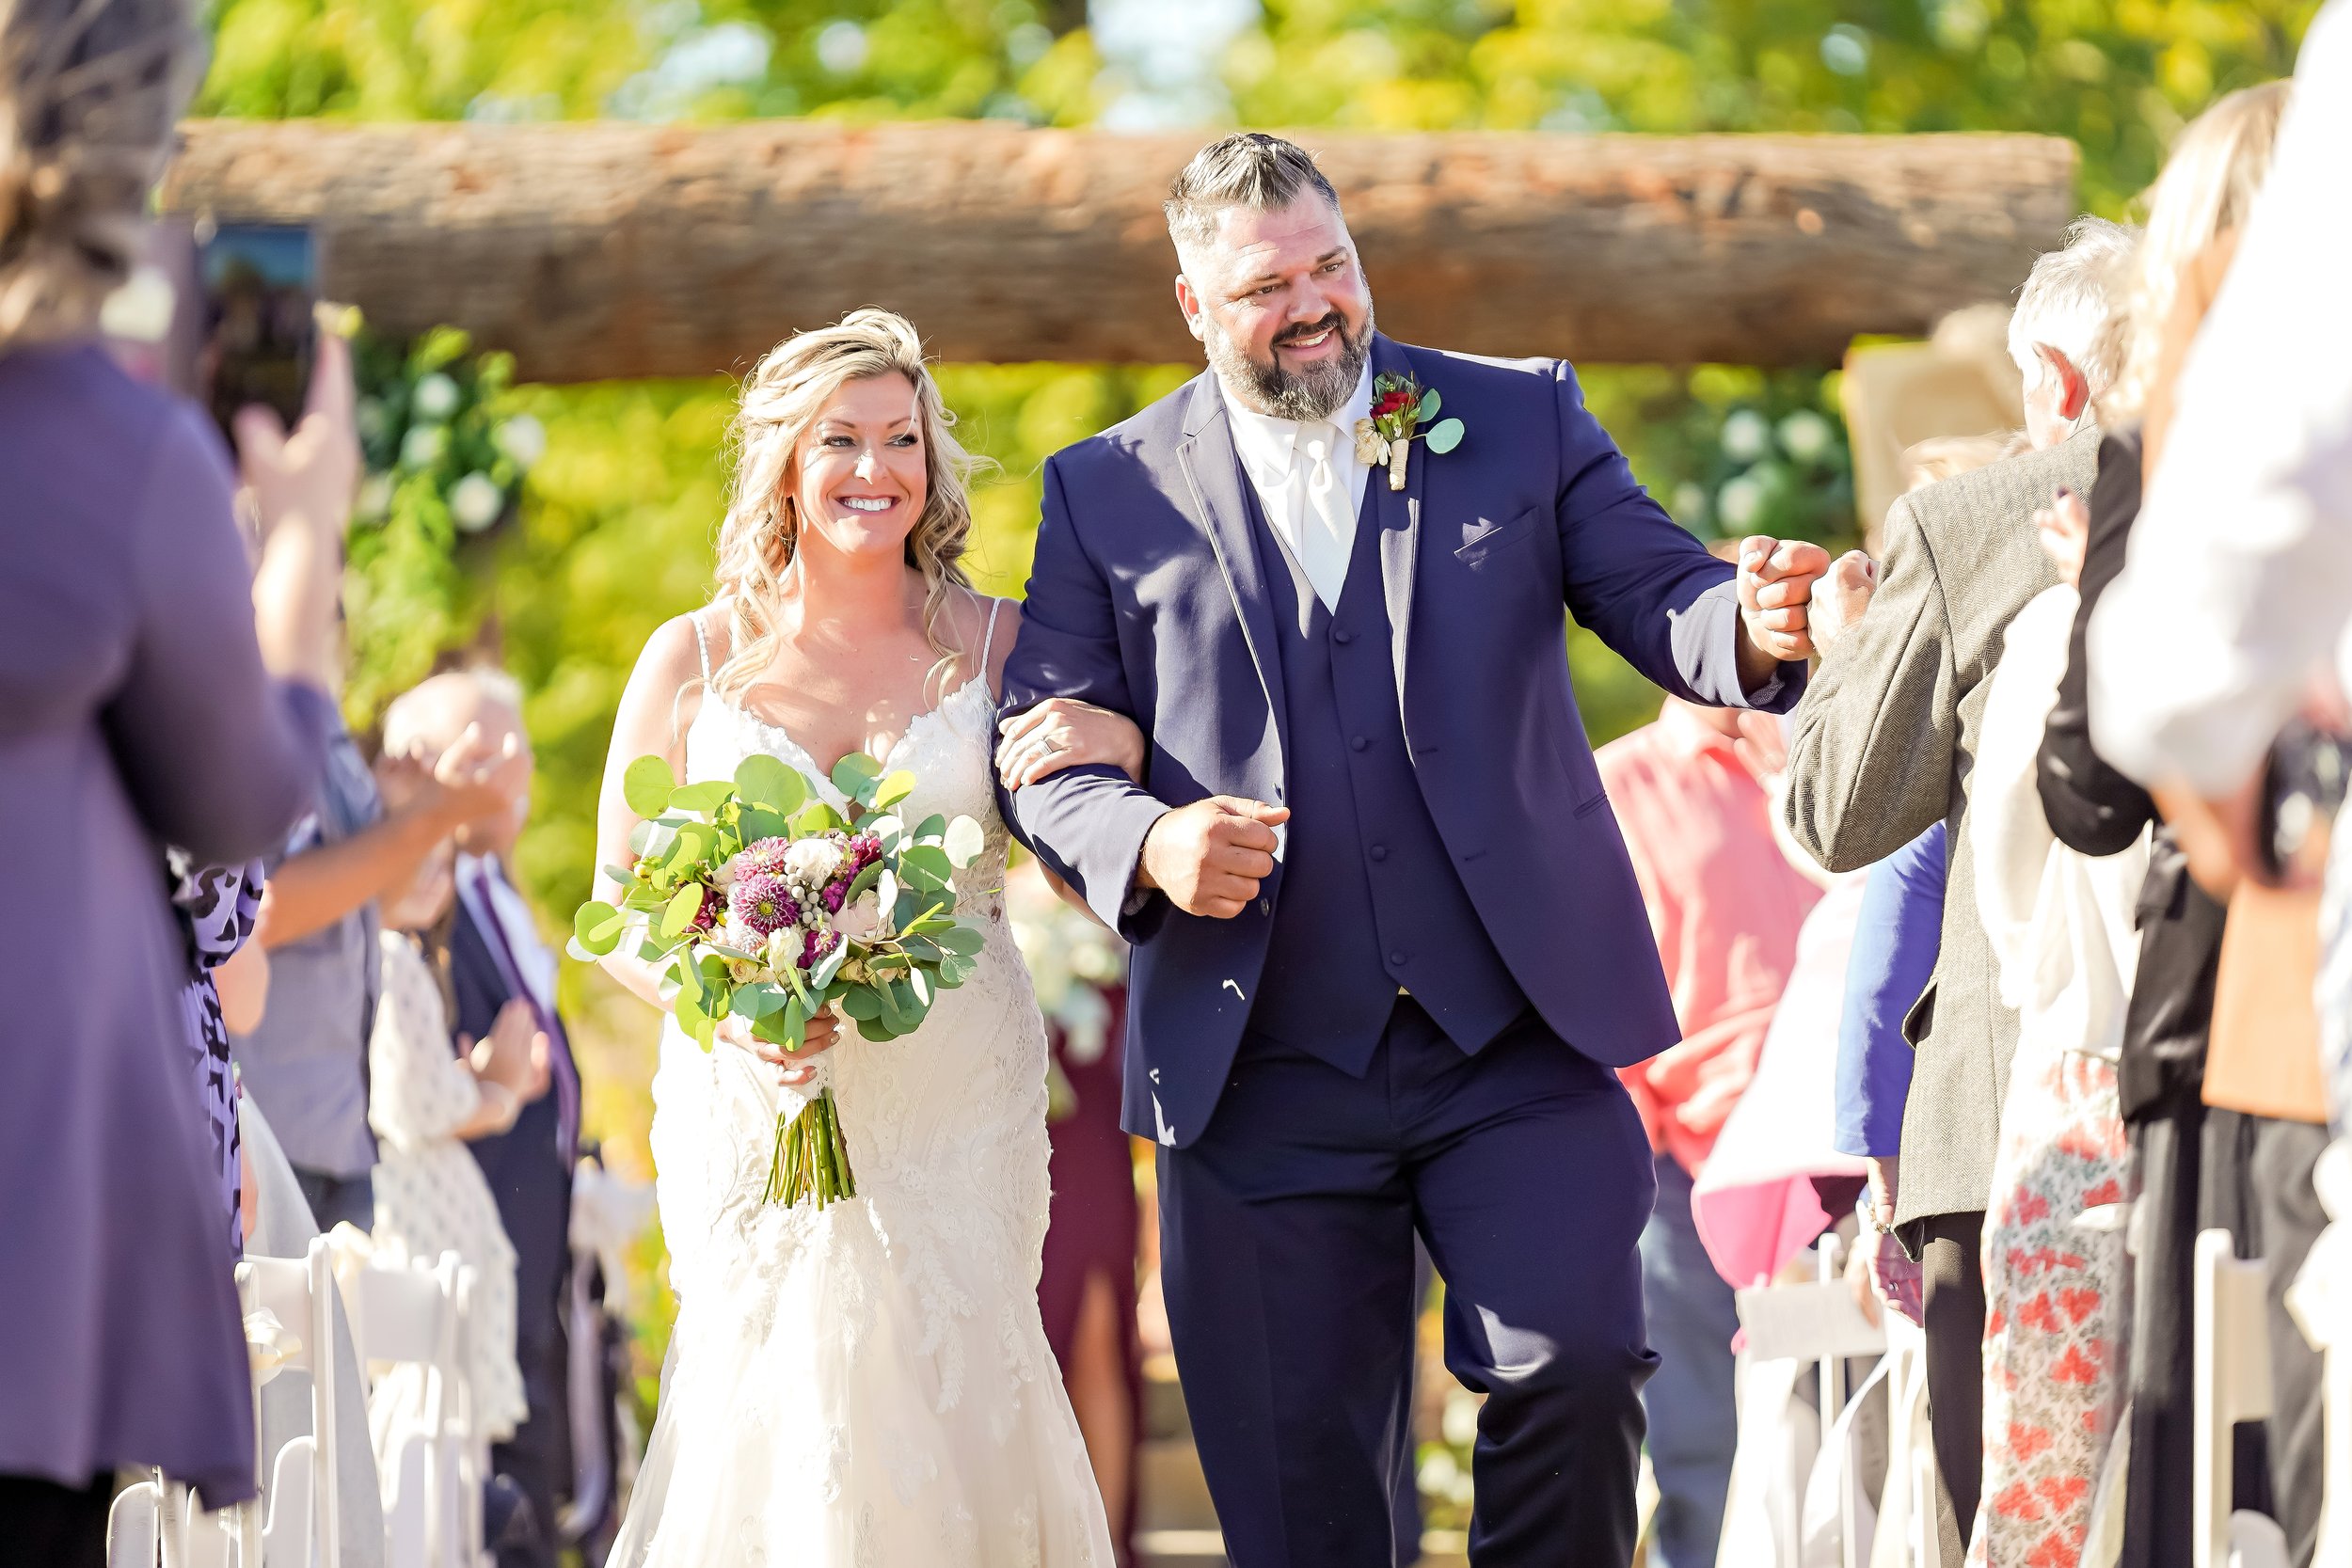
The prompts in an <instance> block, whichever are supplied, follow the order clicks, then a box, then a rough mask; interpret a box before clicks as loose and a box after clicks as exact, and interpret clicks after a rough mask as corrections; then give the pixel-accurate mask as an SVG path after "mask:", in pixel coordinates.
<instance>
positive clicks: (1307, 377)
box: [1203, 304, 1372, 420]
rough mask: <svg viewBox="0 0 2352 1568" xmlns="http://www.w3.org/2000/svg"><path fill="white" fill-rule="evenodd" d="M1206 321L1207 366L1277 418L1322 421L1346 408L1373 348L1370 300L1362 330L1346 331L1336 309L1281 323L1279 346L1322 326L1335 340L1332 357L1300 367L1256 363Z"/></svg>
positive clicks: (1276, 338)
mask: <svg viewBox="0 0 2352 1568" xmlns="http://www.w3.org/2000/svg"><path fill="white" fill-rule="evenodd" d="M1207 319H1208V326H1209V330H1208V335H1207V337H1206V338H1205V339H1204V340H1203V342H1204V345H1205V346H1206V347H1207V349H1208V353H1209V368H1210V369H1211V370H1214V371H1215V372H1216V373H1217V374H1218V375H1219V376H1221V377H1223V378H1224V380H1225V383H1226V384H1227V385H1228V386H1230V387H1232V388H1235V389H1236V390H1238V391H1239V392H1240V393H1241V394H1242V401H1243V402H1245V403H1248V404H1251V405H1253V406H1254V407H1256V408H1258V409H1259V410H1260V411H1262V412H1263V413H1267V414H1271V415H1273V416H1275V417H1276V418H1277V419H1283V420H1327V419H1329V418H1330V417H1331V416H1332V415H1334V414H1336V413H1338V412H1339V411H1340V410H1341V409H1343V408H1344V407H1346V406H1347V400H1348V399H1350V398H1352V397H1354V396H1355V395H1356V383H1357V382H1358V381H1359V380H1361V379H1362V378H1363V373H1364V360H1365V359H1366V358H1367V357H1368V356H1370V354H1371V352H1372V307H1371V306H1370V305H1369V304H1367V305H1366V306H1365V307H1364V325H1363V329H1362V330H1361V331H1359V332H1357V333H1355V334H1353V335H1350V333H1349V332H1348V330H1347V318H1345V317H1344V316H1343V315H1341V314H1340V313H1339V312H1338V311H1337V310H1334V311H1332V312H1331V313H1330V314H1329V315H1327V316H1326V317H1324V318H1323V319H1322V320H1321V321H1313V322H1306V323H1303V324H1301V325H1296V326H1286V327H1284V328H1283V329H1282V330H1281V331H1279V332H1278V333H1276V334H1275V335H1274V342H1275V344H1276V345H1278V346H1279V345H1280V344H1282V343H1286V342H1294V341H1297V340H1298V339H1300V338H1311V337H1313V336H1314V335H1315V334H1316V333H1318V332H1321V331H1323V330H1324V329H1325V328H1327V327H1328V328H1329V329H1330V330H1331V332H1332V334H1333V335H1334V336H1336V337H1337V338H1338V339H1339V341H1340V352H1339V353H1338V354H1337V355H1335V356H1332V357H1331V358H1329V359H1326V360H1324V361H1323V362H1322V363H1320V364H1315V365H1310V366H1308V367H1307V368H1306V369H1305V370H1303V371H1286V370H1284V369H1283V368H1282V366H1281V362H1280V360H1279V358H1269V359H1268V360H1266V361H1265V362H1264V363H1263V364H1261V363H1259V362H1258V361H1257V360H1255V359H1252V358H1250V357H1249V355H1248V352H1247V351H1246V350H1244V349H1243V347H1242V346H1241V345H1240V344H1239V343H1237V342H1235V341H1233V340H1232V339H1231V338H1229V337H1227V336H1226V335H1225V331H1224V329H1223V328H1222V327H1220V326H1219V325H1217V323H1216V317H1214V316H1211V317H1209V318H1207Z"/></svg>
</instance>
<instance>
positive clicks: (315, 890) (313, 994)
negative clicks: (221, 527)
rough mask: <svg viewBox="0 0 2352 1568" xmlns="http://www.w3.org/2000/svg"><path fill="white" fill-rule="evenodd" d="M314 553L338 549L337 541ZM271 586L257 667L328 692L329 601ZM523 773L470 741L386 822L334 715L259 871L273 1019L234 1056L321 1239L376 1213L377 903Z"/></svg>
mask: <svg viewBox="0 0 2352 1568" xmlns="http://www.w3.org/2000/svg"><path fill="white" fill-rule="evenodd" d="M355 459H356V451H355ZM322 547H323V548H325V549H327V550H329V551H333V552H340V549H341V539H340V536H338V537H337V538H336V539H335V540H333V541H332V542H330V543H328V544H326V545H325V546H322ZM335 559H338V560H339V559H340V557H339V553H338V554H337V556H336V557H335ZM339 577H340V574H338V578H339ZM274 588H275V585H274V584H273V582H272V581H271V579H270V578H269V577H268V576H267V575H266V574H264V575H263V576H262V578H260V579H259V580H257V582H256V584H255V587H254V609H255V621H256V625H257V626H258V627H259V629H260V632H261V640H262V657H264V658H265V659H266V660H267V661H268V663H269V665H270V668H271V669H273V670H275V671H277V672H278V673H281V674H286V675H292V676H299V677H300V678H302V679H305V680H308V681H310V682H311V683H312V684H314V685H316V686H318V687H320V688H322V689H326V690H329V691H332V690H336V689H340V688H341V686H342V625H341V623H342V606H341V600H340V597H331V598H330V599H329V600H328V601H327V602H326V604H325V605H324V606H323V607H322V606H320V605H318V604H316V603H315V602H306V603H304V604H301V605H288V604H284V603H281V602H280V596H279V595H278V594H277V593H276V592H274ZM521 766H523V765H521V764H520V763H519V760H518V758H517V757H516V754H515V753H514V752H511V751H501V750H500V749H499V748H498V747H497V745H496V744H495V743H485V742H483V741H482V740H481V739H480V738H479V737H474V738H473V739H469V742H468V743H467V744H466V745H465V746H464V747H460V748H453V749H452V751H451V752H446V753H444V754H443V755H442V756H441V758H440V761H439V764H438V767H437V771H435V772H434V773H433V774H432V775H431V776H429V777H427V778H424V779H422V780H420V781H419V786H418V787H417V789H416V790H415V791H414V792H413V794H412V795H411V796H410V798H409V799H408V800H407V803H406V804H405V806H404V807H403V809H402V810H400V811H397V812H391V813H387V812H386V811H385V810H384V806H383V802H382V800H381V798H380V796H379V795H378V792H377V785H376V780H375V778H374V775H373V773H372V772H371V771H370V769H369V768H368V765H367V762H366V760H365V759H364V758H363V757H362V756H361V755H360V752H359V748H358V743H357V742H356V741H355V740H354V739H353V738H352V736H351V734H350V732H349V731H348V730H346V729H344V728H343V726H342V721H341V720H340V717H338V718H337V719H336V720H335V721H334V726H333V731H332V734H331V735H330V736H329V739H328V747H327V764H326V770H325V772H324V773H323V774H322V775H321V776H320V779H319V784H318V787H317V789H316V791H315V793H314V794H313V796H312V797H311V799H310V801H309V802H308V803H307V810H306V812H305V815H304V816H302V818H301V820H300V822H299V823H298V824H297V825H296V826H295V828H294V832H293V833H292V834H291V835H290V836H289V837H288V838H287V839H286V840H285V841H284V842H283V843H282V844H281V845H279V846H278V847H275V848H274V849H273V851H272V853H271V854H270V855H269V856H267V857H265V859H264V867H265V871H266V874H267V878H268V881H269V884H270V900H269V908H268V910H267V911H265V912H264V913H263V915H262V919H261V921H260V924H259V925H258V926H257V927H256V929H255V932H254V939H255V940H256V941H258V942H260V943H261V944H262V947H264V948H265V949H267V950H268V952H269V955H270V1006H269V1011H268V1013H267V1014H266V1015H265V1016H264V1017H263V1018H262V1022H261V1023H260V1025H259V1026H258V1027H256V1028H255V1029H254V1030H253V1031H252V1032H251V1033H249V1034H246V1035H243V1036H240V1037H236V1038H235V1039H234V1040H233V1041H232V1042H231V1050H232V1051H233V1053H234V1054H235V1057H236V1062H237V1067H238V1069H239V1072H240V1073H241V1074H242V1076H243V1079H244V1082H245V1087H246V1093H248V1094H250V1095H252V1096H253V1097H254V1098H255V1099H257V1100H259V1101H261V1102H262V1109H264V1110H265V1111H267V1112H268V1113H269V1118H270V1126H271V1127H272V1128H273V1129H274V1130H275V1131H276V1132H277V1133H278V1140H279V1142H280V1143H281V1144H283V1145H284V1147H285V1150H286V1157H287V1158H288V1159H289V1160H291V1161H293V1162H294V1172H295V1175H296V1176H297V1177H298V1178H299V1179H300V1180H301V1182H302V1192H303V1196H304V1197H305V1198H306V1199H307V1200H308V1201H309V1202H310V1212H311V1213H312V1215H313V1216H315V1217H316V1218H317V1220H318V1222H319V1225H320V1226H321V1227H322V1228H324V1229H329V1230H331V1229H333V1228H334V1227H335V1226H336V1225H337V1224H339V1223H341V1222H343V1221H349V1222H350V1223H351V1224H353V1225H355V1226H358V1227H359V1228H360V1229H362V1230H365V1229H367V1228H368V1227H370V1225H371V1223H372V1221H373V1210H374V1200H373V1195H372V1189H371V1185H370V1180H369V1172H370V1170H371V1169H372V1168H373V1166H374V1164H375V1141H374V1139H373V1136H372V1135H371V1134H370V1133H369V1131H368V1091H367V1071H366V1062H367V1042H368V1031H369V1029H370V1027H371V1025H372V1023H373V1019H374V1016H375V1004H376V995H377V968H376V966H377V957H376V954H377V943H376V936H377V931H378V926H379V923H378V919H377V913H376V910H377V901H378V900H379V899H380V898H382V897H384V896H385V895H388V894H389V893H392V892H394V891H396V890H398V889H400V888H403V887H405V886H406V885H407V883H408V882H409V881H410V879H413V878H414V877H415V875H416V871H417V867H418V866H419V865H421V864H422V863H423V861H424V858H425V856H426V855H427V854H429V853H431V852H432V850H433V847H434V846H435V845H437V844H438V843H439V842H440V841H441V840H443V839H445V838H447V837H448V836H449V835H450V834H451V833H453V832H455V831H456V830H457V829H458V828H459V827H460V826H462V825H463V824H465V823H467V822H469V821H471V820H473V819H475V818H476V817H481V816H489V815H491V814H492V813H494V812H498V811H502V810H505V809H507V808H508V805H509V803H510V802H511V800H512V799H513V796H514V791H515V787H516V785H515V779H516V773H517V770H518V768H520V767H521Z"/></svg>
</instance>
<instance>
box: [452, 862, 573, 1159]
mask: <svg viewBox="0 0 2352 1568" xmlns="http://www.w3.org/2000/svg"><path fill="white" fill-rule="evenodd" d="M495 867H496V863H495V862H493V861H487V860H484V861H477V862H476V863H475V873H474V875H475V881H476V887H477V890H478V892H479V893H480V895H481V903H482V920H481V922H480V925H481V926H482V940H483V941H484V942H485V943H486V944H487V945H488V946H489V949H490V958H491V960H492V961H493V962H495V963H496V964H497V965H498V966H499V974H501V977H502V978H503V979H504V980H505V981H506V989H507V990H508V991H509V992H510V993H511V994H513V995H515V996H516V997H519V998H521V999H522V1000H523V1001H525V1002H528V1003H530V1004H531V1010H532V1014H533V1015H535V1016H536V1017H537V1018H538V1020H539V1027H540V1029H541V1030H542V1031H543V1032H544V1033H545V1034H546V1035H547V1037H548V1076H549V1077H550V1078H552V1079H554V1080H555V1122H556V1133H555V1136H556V1145H557V1147H558V1148H560V1149H561V1150H562V1152H563V1155H564V1170H566V1171H569V1170H570V1169H571V1168H572V1162H573V1160H575V1159H576V1158H578V1156H579V1153H580V1068H579V1065H578V1064H577V1063H575V1062H574V1061H573V1060H572V1042H571V1038H570V1037H569V1036H567V1035H565V1034H564V1021H563V1020H562V1019H560V1018H558V1017H556V1016H555V1014H554V1013H553V1012H551V1011H549V1010H548V1008H545V1007H542V1006H539V995H538V993H537V992H536V991H534V990H532V989H531V986H530V983H529V982H528V981H526V980H525V979H524V978H523V968H522V965H520V964H518V963H516V961H515V950H514V949H513V948H512V947H510V946H508V945H507V942H506V930H505V927H502V926H501V924H500V923H499V906H498V900H497V899H496V898H495V897H493V896H491V894H490V879H491V878H492V877H493V876H497V877H500V878H501V879H503V877H504V876H505V873H504V872H503V871H500V870H497V869H495Z"/></svg>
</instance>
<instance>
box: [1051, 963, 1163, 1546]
mask: <svg viewBox="0 0 2352 1568" xmlns="http://www.w3.org/2000/svg"><path fill="white" fill-rule="evenodd" d="M1103 997H1104V1001H1106V1002H1108V1003H1109V1004H1110V1018H1109V1020H1108V1021H1107V1022H1105V1024H1104V1029H1103V1036H1102V1037H1103V1040H1104V1045H1103V1046H1102V1048H1101V1049H1100V1050H1099V1051H1097V1052H1096V1053H1094V1055H1093V1056H1092V1058H1091V1059H1090V1060H1081V1059H1079V1056H1078V1054H1077V1053H1073V1052H1072V1050H1071V1049H1070V1045H1071V1042H1070V1037H1069V1033H1068V1031H1066V1030H1064V1029H1063V1028H1062V1027H1061V1026H1060V1025H1059V1024H1057V1023H1056V1022H1053V1021H1052V1020H1050V1019H1049V1020H1047V1021H1046V1030H1047V1034H1048V1036H1049V1037H1050V1038H1051V1040H1052V1042H1053V1049H1054V1060H1055V1062H1056V1063H1057V1065H1059V1067H1060V1068H1061V1071H1062V1076H1063V1078H1064V1079H1065V1080H1066V1081H1067V1082H1068V1084H1069V1086H1070V1089H1071V1091H1072V1094H1073V1096H1074V1098H1075V1104H1074V1105H1073V1107H1072V1108H1071V1109H1070V1110H1069V1111H1068V1113H1067V1114H1066V1115H1063V1116H1060V1117H1057V1119H1055V1120H1054V1121H1052V1122H1050V1123H1049V1124H1048V1125H1047V1127H1046V1135H1047V1136H1048V1137H1049V1138H1050V1139H1051V1140H1052V1142H1053V1146H1054V1153H1053V1159H1052V1163H1051V1164H1050V1165H1049V1167H1048V1168H1049V1170H1050V1171H1051V1173H1052V1177H1053V1182H1054V1199H1053V1207H1052V1209H1051V1210H1050V1211H1049V1212H1048V1220H1047V1224H1046V1229H1045V1269H1044V1273H1043V1274H1042V1275H1041V1276H1040V1277H1039V1279H1038V1286H1037V1301H1038V1309H1039V1312H1040V1314H1041V1316H1042V1317H1043V1318H1044V1320H1045V1338H1047V1339H1048V1340H1049V1341H1051V1342H1052V1344H1053V1347H1054V1356H1055V1359H1056V1360H1057V1361H1059V1362H1060V1363H1061V1368H1062V1373H1063V1375H1064V1376H1065V1377H1067V1376H1068V1375H1069V1371H1070V1356H1071V1351H1072V1349H1073V1346H1074V1344H1075V1343H1076V1340H1077V1336H1078V1308H1079V1305H1080V1304H1081V1303H1082V1302H1083V1301H1084V1300H1085V1299H1086V1291H1087V1286H1088V1283H1089V1281H1091V1280H1093V1279H1095V1278H1097V1277H1098V1276H1099V1277H1102V1278H1104V1279H1107V1280H1108V1281H1109V1282H1110V1288H1111V1297H1112V1300H1113V1301H1114V1303H1116V1305H1117V1306H1118V1307H1119V1308H1120V1311H1119V1341H1120V1355H1121V1358H1122V1360H1123V1361H1124V1363H1125V1366H1126V1370H1127V1408H1128V1409H1129V1411H1130V1412H1132V1415H1133V1423H1134V1428H1135V1430H1134V1433H1133V1434H1132V1437H1133V1443H1134V1444H1135V1445H1136V1446H1131V1447H1130V1449H1129V1450H1128V1452H1129V1459H1128V1476H1127V1509H1126V1517H1124V1518H1121V1519H1114V1520H1112V1521H1111V1533H1112V1535H1113V1537H1114V1538H1115V1539H1116V1541H1117V1543H1118V1544H1119V1546H1120V1551H1121V1552H1122V1553H1123V1554H1124V1555H1125V1556H1127V1557H1129V1558H1132V1557H1133V1556H1134V1539H1135V1530H1136V1486H1135V1459H1134V1455H1135V1454H1136V1453H1137V1452H1138V1451H1140V1449H1139V1445H1140V1443H1141V1441H1142V1436H1143V1366H1142V1358H1141V1355H1140V1354H1139V1353H1138V1351H1137V1348H1136V1227H1137V1225H1138V1223H1139V1210H1138V1207H1137V1204H1136V1172H1135V1164H1134V1155H1133V1153H1132V1152H1131V1146H1130V1145H1129V1143H1128V1141H1127V1134H1126V1133H1125V1132H1121V1131H1120V1126H1119V1099H1120V1048H1119V1042H1120V1039H1121V1038H1122V1037H1123V1036H1124V1034H1125V1032H1126V1020H1127V989H1126V987H1124V986H1111V987H1107V988H1105V989H1104V991H1103Z"/></svg>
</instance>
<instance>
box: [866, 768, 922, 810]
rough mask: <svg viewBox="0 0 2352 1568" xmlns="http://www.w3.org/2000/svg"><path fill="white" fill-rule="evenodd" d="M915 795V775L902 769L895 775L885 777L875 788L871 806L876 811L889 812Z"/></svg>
mask: <svg viewBox="0 0 2352 1568" xmlns="http://www.w3.org/2000/svg"><path fill="white" fill-rule="evenodd" d="M912 794H914V774H912V773H910V772H908V771H907V770H906V769H905V768H900V769H898V771H897V772H895V773H891V774H887V775H885V776H884V777H883V778H882V782H881V783H880V784H876V785H875V786H874V795H873V800H872V802H871V804H872V805H873V808H874V809H875V810H876V811H888V810H889V809H890V808H891V807H893V806H895V805H897V804H898V802H899V801H901V800H905V799H906V798H907V797H908V796H910V795H912Z"/></svg>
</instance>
